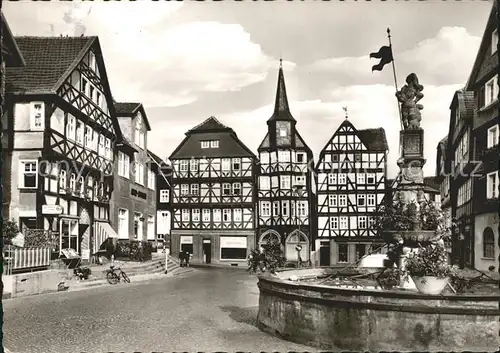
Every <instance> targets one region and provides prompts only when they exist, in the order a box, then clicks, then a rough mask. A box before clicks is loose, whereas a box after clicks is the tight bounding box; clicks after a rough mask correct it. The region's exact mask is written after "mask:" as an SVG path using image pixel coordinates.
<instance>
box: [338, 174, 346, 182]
mask: <svg viewBox="0 0 500 353" xmlns="http://www.w3.org/2000/svg"><path fill="white" fill-rule="evenodd" d="M345 183H347V176H346V175H345V174H343V173H342V174H339V184H345Z"/></svg>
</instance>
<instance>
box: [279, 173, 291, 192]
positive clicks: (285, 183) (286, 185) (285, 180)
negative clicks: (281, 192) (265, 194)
mask: <svg viewBox="0 0 500 353" xmlns="http://www.w3.org/2000/svg"><path fill="white" fill-rule="evenodd" d="M280 188H281V189H290V176H289V175H282V176H280Z"/></svg>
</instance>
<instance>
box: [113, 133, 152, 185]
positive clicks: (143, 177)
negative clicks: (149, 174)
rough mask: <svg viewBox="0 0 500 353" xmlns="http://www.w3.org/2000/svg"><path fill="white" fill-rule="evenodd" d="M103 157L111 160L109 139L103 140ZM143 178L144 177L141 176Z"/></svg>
mask: <svg viewBox="0 0 500 353" xmlns="http://www.w3.org/2000/svg"><path fill="white" fill-rule="evenodd" d="M104 143H105V145H104V157H106V158H107V159H112V158H111V140H110V139H109V138H107V137H106V138H105V139H104ZM143 178H144V176H143Z"/></svg>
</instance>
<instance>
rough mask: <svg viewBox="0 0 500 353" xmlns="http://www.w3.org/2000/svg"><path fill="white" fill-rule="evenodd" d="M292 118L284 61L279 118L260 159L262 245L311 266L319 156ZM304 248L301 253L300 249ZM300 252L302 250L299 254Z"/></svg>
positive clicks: (280, 74)
mask: <svg viewBox="0 0 500 353" xmlns="http://www.w3.org/2000/svg"><path fill="white" fill-rule="evenodd" d="M296 125H297V121H296V120H295V118H294V117H293V116H292V113H291V112H290V107H289V104H288V97H287V93H286V87H285V77H284V74H283V67H282V65H281V61H280V67H279V71H278V86H277V89H276V100H275V105H274V112H273V114H272V116H271V117H270V118H269V119H268V120H267V127H268V131H267V134H266V136H265V137H264V139H263V141H262V142H261V144H260V146H259V148H258V153H259V160H260V168H259V169H258V208H257V214H258V235H257V236H258V242H259V243H258V245H259V246H261V245H262V244H264V243H267V242H269V241H277V242H279V243H280V244H282V245H283V249H284V256H285V258H286V259H287V260H288V261H297V260H299V254H300V260H301V261H305V262H307V261H310V254H311V253H310V251H311V242H312V235H313V232H314V229H315V221H316V218H315V213H314V202H315V199H314V192H313V187H314V186H313V182H314V180H313V173H312V168H309V165H310V164H313V163H314V161H313V154H312V151H311V149H310V148H309V147H308V146H307V144H306V143H305V141H304V139H303V138H302V136H300V134H299V132H298V131H297V127H296ZM297 246H299V247H297ZM297 249H299V250H297Z"/></svg>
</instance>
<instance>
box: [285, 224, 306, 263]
mask: <svg viewBox="0 0 500 353" xmlns="http://www.w3.org/2000/svg"><path fill="white" fill-rule="evenodd" d="M297 246H300V247H301V248H302V249H300V251H297V249H296V247H297ZM298 253H300V259H301V260H302V261H309V240H308V239H307V237H306V235H305V234H304V233H302V232H301V231H299V230H295V231H293V232H291V233H290V235H289V236H288V238H287V239H286V244H285V257H286V259H287V261H297V260H298Z"/></svg>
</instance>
